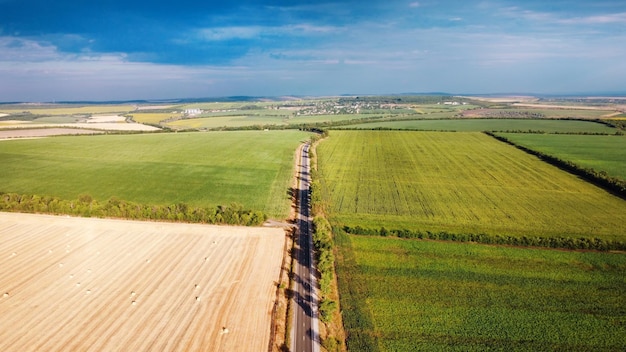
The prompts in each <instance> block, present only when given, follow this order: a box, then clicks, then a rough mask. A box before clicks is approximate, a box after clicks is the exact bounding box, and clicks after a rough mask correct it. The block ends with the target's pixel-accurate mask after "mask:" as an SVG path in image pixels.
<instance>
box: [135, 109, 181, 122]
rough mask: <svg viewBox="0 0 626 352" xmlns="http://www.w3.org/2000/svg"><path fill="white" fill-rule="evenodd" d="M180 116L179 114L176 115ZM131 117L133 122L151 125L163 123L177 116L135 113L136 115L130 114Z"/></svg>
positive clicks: (171, 114)
mask: <svg viewBox="0 0 626 352" xmlns="http://www.w3.org/2000/svg"><path fill="white" fill-rule="evenodd" d="M178 115H180V114H178ZM131 116H132V117H133V120H135V122H138V123H151V124H158V123H159V122H161V121H163V120H167V119H169V118H170V117H174V116H177V114H174V113H160V112H158V113H157V112H155V113H150V112H148V113H137V114H131Z"/></svg>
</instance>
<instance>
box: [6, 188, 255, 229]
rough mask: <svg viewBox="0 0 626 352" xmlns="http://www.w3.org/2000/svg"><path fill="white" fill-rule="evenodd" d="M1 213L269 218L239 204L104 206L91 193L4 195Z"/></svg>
mask: <svg viewBox="0 0 626 352" xmlns="http://www.w3.org/2000/svg"><path fill="white" fill-rule="evenodd" d="M0 211H10V212H24V213H45V214H55V215H59V214H64V215H74V216H82V217H100V218H122V219H134V220H161V221H180V222H191V223H204V224H228V225H245V226H258V225H261V224H262V223H263V222H264V221H265V220H266V219H267V216H266V215H265V214H264V213H263V212H260V211H253V210H247V209H244V208H243V206H242V205H241V204H238V203H231V204H230V205H220V206H217V207H215V208H202V207H190V206H188V205H187V204H185V203H176V204H171V205H156V204H140V203H135V202H130V201H126V200H122V199H118V198H116V197H112V198H110V199H109V200H107V201H106V202H104V203H102V202H98V201H97V200H95V199H93V198H92V197H91V196H90V195H88V194H83V195H80V196H79V197H78V199H74V200H66V199H60V198H57V197H51V196H39V195H25V194H17V193H0Z"/></svg>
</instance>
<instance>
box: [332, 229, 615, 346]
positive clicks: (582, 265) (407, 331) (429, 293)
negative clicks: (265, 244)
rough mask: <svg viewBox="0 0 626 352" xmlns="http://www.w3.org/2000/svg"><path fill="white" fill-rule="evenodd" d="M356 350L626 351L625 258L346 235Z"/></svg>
mask: <svg viewBox="0 0 626 352" xmlns="http://www.w3.org/2000/svg"><path fill="white" fill-rule="evenodd" d="M336 241H337V243H338V244H339V254H340V255H339V256H338V268H337V272H338V277H339V285H340V290H341V292H342V296H341V300H342V301H341V304H342V310H343V312H344V314H343V318H344V324H345V326H346V328H347V333H348V336H350V337H349V339H348V348H349V349H350V350H352V351H377V350H380V351H444V350H445V351H503V350H509V351H548V350H554V351H557V350H558V351H624V350H625V349H626V305H624V297H625V296H626V276H624V272H626V256H624V255H623V254H614V253H598V252H586V253H585V252H568V251H555V250H545V249H524V248H512V247H497V246H487V245H478V244H466V243H444V242H433V241H420V240H401V239H395V238H381V237H366V236H353V235H351V236H348V235H345V234H344V235H340V236H337V237H336Z"/></svg>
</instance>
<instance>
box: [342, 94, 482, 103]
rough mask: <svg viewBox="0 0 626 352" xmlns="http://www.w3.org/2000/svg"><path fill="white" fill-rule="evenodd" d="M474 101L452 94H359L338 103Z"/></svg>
mask: <svg viewBox="0 0 626 352" xmlns="http://www.w3.org/2000/svg"><path fill="white" fill-rule="evenodd" d="M450 100H454V101H458V102H468V103H469V102H472V103H473V101H472V100H471V99H467V98H459V97H453V96H451V95H447V94H442V95H436V94H435V95H410V94H406V95H390V96H376V95H372V96H368V95H366V96H358V97H344V98H339V100H338V101H337V103H338V104H353V103H363V102H367V103H370V104H437V103H444V102H446V101H450Z"/></svg>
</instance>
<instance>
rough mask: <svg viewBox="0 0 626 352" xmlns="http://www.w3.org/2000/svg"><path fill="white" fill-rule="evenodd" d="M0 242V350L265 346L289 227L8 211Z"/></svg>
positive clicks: (0, 221)
mask: <svg viewBox="0 0 626 352" xmlns="http://www.w3.org/2000/svg"><path fill="white" fill-rule="evenodd" d="M0 237H1V238H2V241H1V242H0V267H2V268H3V275H2V276H1V277H0V292H1V294H2V295H1V296H0V316H2V320H1V321H0V349H1V350H2V351H7V352H11V351H16V352H17V351H19V352H22V351H69V350H76V351H147V350H162V351H234V350H239V351H261V350H267V348H268V345H269V338H270V324H271V318H272V317H271V312H272V307H273V305H274V298H275V295H276V294H275V292H276V285H275V281H276V280H278V278H279V274H280V270H281V258H282V253H283V246H284V239H285V235H284V232H283V230H282V229H269V228H249V227H224V226H209V225H189V224H168V223H145V222H134V221H121V220H104V219H84V218H65V217H54V216H42V215H30V214H5V213H0ZM258 258H263V260H258Z"/></svg>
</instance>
